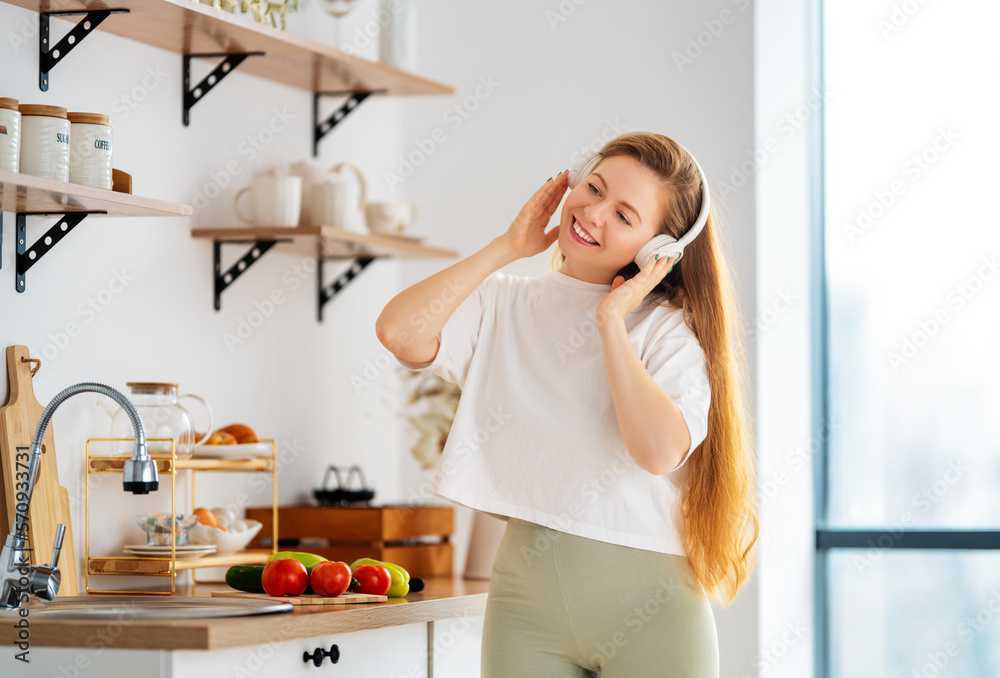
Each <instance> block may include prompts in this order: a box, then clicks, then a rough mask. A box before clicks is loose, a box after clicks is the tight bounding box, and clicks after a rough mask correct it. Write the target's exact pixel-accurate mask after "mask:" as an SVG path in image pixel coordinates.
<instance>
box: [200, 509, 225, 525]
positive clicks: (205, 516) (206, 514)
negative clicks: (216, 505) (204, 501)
mask: <svg viewBox="0 0 1000 678" xmlns="http://www.w3.org/2000/svg"><path fill="white" fill-rule="evenodd" d="M194 514H195V515H196V516H198V522H199V523H201V524H202V525H206V526H208V527H218V525H219V523H218V522H217V521H216V520H215V516H214V515H212V512H211V511H209V510H208V509H207V508H196V509H195V510H194Z"/></svg>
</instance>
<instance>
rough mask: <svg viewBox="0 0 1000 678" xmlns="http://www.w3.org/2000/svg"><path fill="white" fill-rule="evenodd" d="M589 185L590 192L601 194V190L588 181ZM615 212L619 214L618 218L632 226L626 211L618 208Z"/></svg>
mask: <svg viewBox="0 0 1000 678" xmlns="http://www.w3.org/2000/svg"><path fill="white" fill-rule="evenodd" d="M587 185H588V186H590V192H591V193H593V194H594V195H600V194H601V192H600V191H599V190H597V187H596V186H594V185H593V184H591V183H588V184H587ZM615 214H617V215H618V218H619V219H621V220H622V223H624V224H625V225H626V226H631V225H632V224H630V223H629V220H628V217H626V216H625V213H624V212H622V211H621V210H618V211H617V212H615Z"/></svg>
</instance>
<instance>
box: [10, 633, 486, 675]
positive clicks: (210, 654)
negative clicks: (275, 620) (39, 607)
mask: <svg viewBox="0 0 1000 678" xmlns="http://www.w3.org/2000/svg"><path fill="white" fill-rule="evenodd" d="M427 641H428V625H427V624H426V623H423V624H407V625H404V626H390V627H386V628H382V629H373V630H369V631H355V632H352V633H337V634H333V635H328V636H320V637H316V638H294V639H290V640H286V641H282V642H276V643H266V644H261V645H247V646H245V647H234V648H228V649H224V650H175V651H169V650H125V649H106V648H101V647H89V648H72V647H38V648H32V650H31V653H30V655H29V658H30V660H31V661H30V663H28V664H25V663H23V662H19V661H17V660H16V659H15V658H14V652H13V651H8V652H5V653H4V654H3V657H2V658H0V675H2V676H12V677H13V676H18V677H21V676H23V677H24V678H30V677H34V676H38V677H39V678H41V677H43V676H44V677H45V678H49V677H52V676H58V677H59V678H91V677H92V678H135V676H142V677H143V678H201V677H202V676H205V677H211V678H250V677H251V676H252V677H253V678H312V677H315V676H320V677H327V676H329V677H330V678H337V677H339V676H345V677H346V676H350V678H368V677H371V678H429V676H428V672H427ZM332 645H336V646H337V647H338V649H339V652H340V658H339V660H338V662H337V663H336V664H333V663H331V662H330V658H329V657H324V658H323V661H322V663H321V665H320V666H319V667H317V666H315V665H314V663H313V662H312V661H311V660H310V661H309V662H306V661H304V660H303V654H304V653H309V654H310V655H312V654H313V652H314V651H315V649H316V648H317V647H321V648H323V649H324V650H329V649H330V647H331V646H332ZM11 650H13V648H11ZM478 665H479V663H478V658H477V661H476V666H477V667H478ZM467 668H468V666H467V665H466V669H467ZM477 673H478V669H477ZM435 675H439V674H435ZM448 675H455V676H457V675H462V676H464V677H466V678H467V677H468V676H469V675H470V674H469V672H468V670H466V671H465V672H464V673H461V674H458V673H451V674H448Z"/></svg>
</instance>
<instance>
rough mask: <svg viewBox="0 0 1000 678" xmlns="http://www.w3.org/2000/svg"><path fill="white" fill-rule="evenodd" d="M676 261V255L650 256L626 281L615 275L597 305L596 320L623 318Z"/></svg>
mask: <svg viewBox="0 0 1000 678" xmlns="http://www.w3.org/2000/svg"><path fill="white" fill-rule="evenodd" d="M676 261H677V257H661V258H660V259H653V257H650V258H649V261H647V262H646V265H645V266H643V267H642V268H640V269H639V272H638V273H637V274H636V275H635V277H633V278H632V279H631V280H629V281H627V282H626V280H625V277H624V276H621V275H617V276H615V279H614V280H613V281H611V292H610V293H608V296H606V297H604V300H603V301H602V302H601V303H600V305H598V307H597V312H596V315H597V320H598V321H603V320H608V319H616V320H624V319H625V316H627V315H628V314H629V313H631V312H632V311H633V310H635V308H636V307H637V306H638V305H639V304H640V303H642V300H643V299H645V298H646V295H647V294H649V293H650V292H651V291H652V290H653V288H654V287H656V286H657V285H658V284H660V281H661V280H663V278H664V277H665V276H666V275H667V273H669V272H670V269H672V268H673V267H674V263H676Z"/></svg>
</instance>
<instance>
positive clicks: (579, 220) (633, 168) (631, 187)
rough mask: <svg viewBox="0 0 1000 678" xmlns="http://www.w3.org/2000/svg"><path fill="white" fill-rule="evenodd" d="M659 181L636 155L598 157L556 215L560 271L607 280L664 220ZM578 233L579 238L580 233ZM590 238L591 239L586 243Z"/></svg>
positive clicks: (586, 277) (628, 260)
mask: <svg viewBox="0 0 1000 678" xmlns="http://www.w3.org/2000/svg"><path fill="white" fill-rule="evenodd" d="M662 203H663V183H662V181H661V180H660V178H659V177H658V176H657V175H656V173H655V172H653V170H651V169H649V168H647V167H646V166H644V165H642V164H641V163H640V162H639V161H638V160H635V159H634V158H631V157H629V156H625V155H616V156H613V157H611V158H607V159H605V160H602V161H601V162H600V164H598V166H597V167H596V168H595V169H594V171H593V172H591V174H590V176H587V177H583V178H581V180H580V183H579V184H577V185H576V187H575V188H574V189H573V190H572V191H570V192H569V195H568V196H567V198H566V202H565V203H564V204H563V209H562V214H561V216H560V220H559V249H560V250H561V251H562V253H563V254H564V255H565V256H566V261H564V262H563V265H562V272H563V273H565V274H566V275H569V276H572V277H574V278H578V279H580V280H585V281H587V282H594V283H601V284H610V283H611V281H612V280H613V279H614V276H615V274H616V273H618V271H620V270H621V269H622V268H623V267H624V266H626V265H627V264H629V263H630V262H632V260H633V259H634V258H635V255H636V253H638V251H639V248H640V247H642V246H643V245H645V244H646V243H647V242H649V240H650V239H652V238H653V236H654V235H656V234H657V233H658V232H659V228H660V224H661V223H662V222H663V209H664V207H663V204H662ZM581 235H582V237H581ZM588 241H589V242H588Z"/></svg>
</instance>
